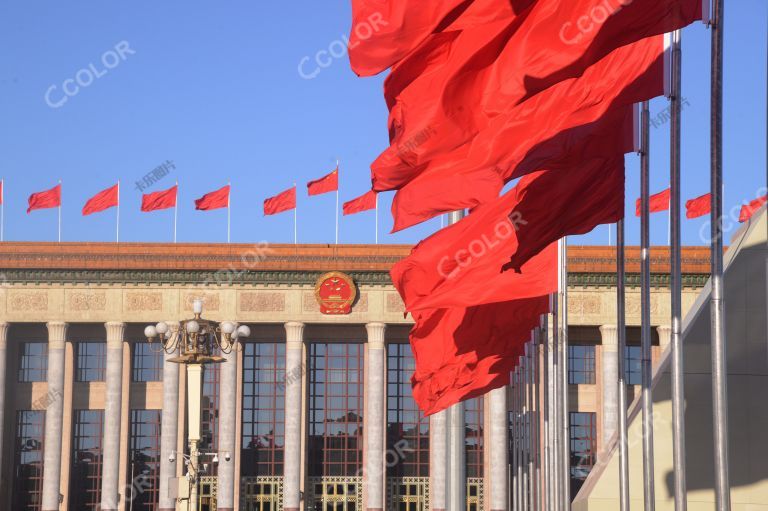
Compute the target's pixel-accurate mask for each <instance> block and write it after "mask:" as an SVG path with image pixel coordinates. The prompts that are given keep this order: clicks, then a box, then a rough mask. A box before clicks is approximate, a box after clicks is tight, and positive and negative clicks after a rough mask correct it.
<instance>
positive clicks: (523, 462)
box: [518, 355, 530, 510]
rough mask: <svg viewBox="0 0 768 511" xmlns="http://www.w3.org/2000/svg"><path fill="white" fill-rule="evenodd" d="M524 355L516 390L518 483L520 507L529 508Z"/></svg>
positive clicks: (525, 368)
mask: <svg viewBox="0 0 768 511" xmlns="http://www.w3.org/2000/svg"><path fill="white" fill-rule="evenodd" d="M526 365H527V364H526V359H525V355H523V356H522V357H520V365H519V368H520V372H519V376H518V381H519V382H520V385H519V389H518V391H519V392H520V473H521V476H522V477H521V479H520V483H521V486H522V492H523V507H522V509H526V510H527V509H530V507H529V506H530V504H529V496H530V494H529V493H528V488H529V484H530V478H529V476H528V458H529V452H528V403H527V402H526V394H527V391H526V386H527V385H526V380H527V378H526V373H527V372H528V368H527V367H526Z"/></svg>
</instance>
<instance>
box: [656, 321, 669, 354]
mask: <svg viewBox="0 0 768 511" xmlns="http://www.w3.org/2000/svg"><path fill="white" fill-rule="evenodd" d="M656 332H658V334H659V346H660V347H661V350H662V351H664V349H665V348H666V347H667V346H669V343H670V342H671V341H672V327H671V326H670V325H659V326H658V327H656Z"/></svg>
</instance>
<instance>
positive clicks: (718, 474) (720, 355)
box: [710, 0, 731, 511]
mask: <svg viewBox="0 0 768 511" xmlns="http://www.w3.org/2000/svg"><path fill="white" fill-rule="evenodd" d="M724 3H725V0H713V3H712V6H713V9H712V51H711V55H712V83H711V87H710V89H711V93H712V98H711V106H710V109H711V125H710V129H711V137H712V140H711V142H710V158H711V169H710V172H711V188H712V190H711V192H712V213H711V224H712V247H711V248H712V278H711V281H712V299H711V303H710V311H711V315H712V320H711V321H712V400H713V401H712V408H713V415H714V417H713V419H714V449H715V500H716V509H717V511H729V510H730V509H731V485H730V481H729V466H728V462H729V460H728V388H727V383H728V376H727V365H726V364H727V358H726V339H725V320H724V314H725V307H724V304H723V298H724V297H723V225H722V222H723V218H722V217H723V196H722V192H723V31H724V29H725V25H724V16H723V14H724V13H723V11H724Z"/></svg>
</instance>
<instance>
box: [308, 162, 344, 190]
mask: <svg viewBox="0 0 768 511" xmlns="http://www.w3.org/2000/svg"><path fill="white" fill-rule="evenodd" d="M338 190H339V169H338V168H336V169H335V170H334V171H333V172H331V173H330V174H326V175H325V176H323V177H321V178H320V179H315V180H314V181H310V182H309V183H307V193H308V194H309V195H320V194H322V193H328V192H337V191H338Z"/></svg>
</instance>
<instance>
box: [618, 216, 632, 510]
mask: <svg viewBox="0 0 768 511" xmlns="http://www.w3.org/2000/svg"><path fill="white" fill-rule="evenodd" d="M625 286H626V275H625V270H624V219H623V218H622V219H621V220H619V221H618V222H617V223H616V330H617V335H618V339H617V341H618V352H619V357H618V358H619V360H618V362H619V381H618V386H619V400H618V404H619V504H620V508H619V509H620V511H629V444H628V436H629V435H628V433H627V368H626V359H625V358H624V357H625V356H626V351H627V348H626V346H627V324H626V323H627V321H626V315H625V310H626V290H625Z"/></svg>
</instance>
